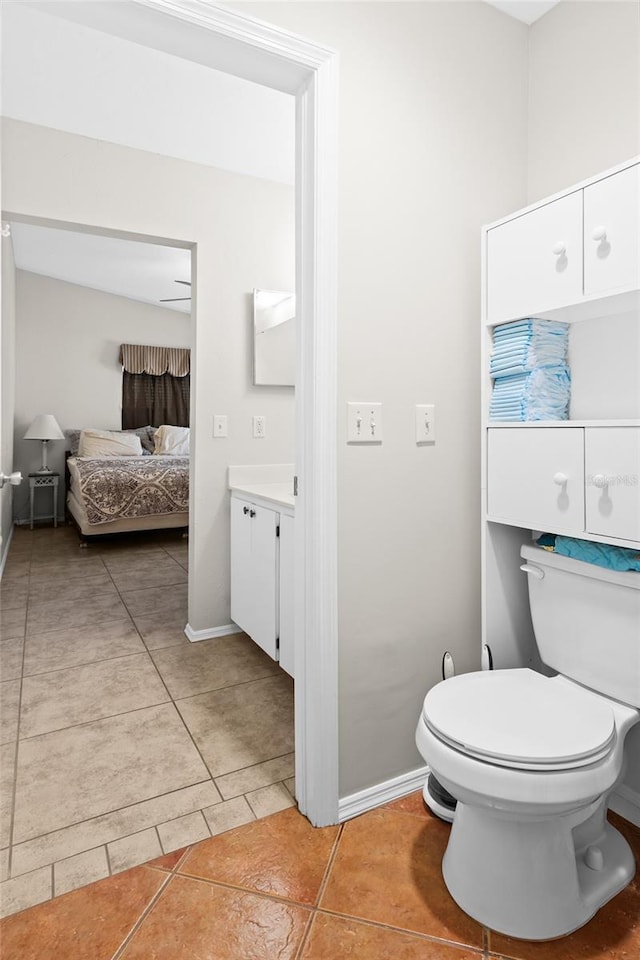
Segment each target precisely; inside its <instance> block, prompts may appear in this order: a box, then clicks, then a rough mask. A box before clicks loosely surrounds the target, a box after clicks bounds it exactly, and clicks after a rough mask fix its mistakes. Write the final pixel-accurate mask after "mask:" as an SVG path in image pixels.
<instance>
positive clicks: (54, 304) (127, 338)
mask: <svg viewBox="0 0 640 960" xmlns="http://www.w3.org/2000/svg"><path fill="white" fill-rule="evenodd" d="M121 343H149V344H157V345H160V346H167V347H190V346H191V317H190V316H189V315H188V314H183V313H178V312H176V311H169V310H165V309H163V308H162V307H156V306H151V305H150V304H146V303H140V302H138V301H136V300H130V299H128V298H126V297H118V296H114V295H113V294H110V293H103V292H101V291H99V290H92V289H90V288H88V287H81V286H78V285H76V284H73V283H66V282H64V281H62V280H53V279H51V278H50V277H43V276H40V275H39V274H37V273H29V272H27V271H25V270H17V271H16V386H15V456H14V463H15V465H16V469H17V470H21V471H22V473H23V475H24V476H26V475H27V474H28V473H29V471H32V470H37V469H38V468H39V467H40V462H41V445H40V443H39V442H37V441H34V440H23V439H22V438H23V436H24V433H25V431H26V430H27V428H28V427H29V424H30V423H31V422H32V421H33V419H34V417H36V416H37V415H38V414H39V413H52V414H53V415H54V417H55V418H56V420H57V421H58V423H59V424H60V426H61V428H62V429H63V430H67V429H77V428H83V427H94V428H97V429H99V430H120V429H121V427H122V419H121V413H122V367H121V365H120V361H119V353H120V344H121ZM52 357H57V358H59V359H58V362H56V363H52V362H51V358H52ZM65 449H66V444H65V443H64V442H63V441H62V440H60V441H56V442H51V443H49V451H48V461H49V465H50V466H51V467H52V468H53V469H54V470H57V471H58V472H59V473H60V474H61V476H62V477H64V451H65ZM42 499H44V495H43V498H42ZM58 499H59V503H58V509H59V513H60V516H62V515H63V514H64V502H63V497H62V496H59V498H58ZM50 506H51V504H50V498H49V499H48V500H46V510H45V509H44V508H42V507H41V508H40V511H39V512H41V513H42V512H50ZM36 512H38V504H36ZM28 516H29V491H28V488H27V486H26V484H23V485H22V487H21V488H20V490H19V492H18V491H16V495H15V496H14V517H15V519H16V520H18V521H23V520H26V519H28Z"/></svg>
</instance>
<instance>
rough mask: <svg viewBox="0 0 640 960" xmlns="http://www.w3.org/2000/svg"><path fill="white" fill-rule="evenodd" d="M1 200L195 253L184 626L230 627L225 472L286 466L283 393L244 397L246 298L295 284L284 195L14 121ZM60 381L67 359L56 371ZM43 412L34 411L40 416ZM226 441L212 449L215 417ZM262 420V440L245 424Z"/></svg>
mask: <svg viewBox="0 0 640 960" xmlns="http://www.w3.org/2000/svg"><path fill="white" fill-rule="evenodd" d="M2 151H3V152H2V172H3V182H2V192H3V199H4V203H5V208H6V210H8V211H10V212H11V213H13V214H23V215H27V216H33V217H44V218H48V219H51V220H61V221H67V222H72V223H84V224H90V225H92V226H94V227H99V228H100V227H101V228H107V229H113V230H121V231H126V232H131V233H139V234H144V235H147V236H155V237H160V238H164V239H165V240H166V241H168V242H169V243H171V241H176V240H178V241H182V242H186V243H195V244H196V271H195V273H194V280H195V282H196V287H195V288H192V290H194V293H195V299H194V305H195V310H196V321H195V331H194V332H195V343H194V345H193V348H192V349H194V354H192V369H193V374H192V377H193V390H194V392H195V398H196V399H195V403H194V404H193V406H192V411H191V416H192V428H193V430H194V449H193V457H192V459H193V470H192V477H193V481H194V483H193V487H194V499H193V502H192V512H191V521H192V536H191V537H190V540H189V547H190V560H191V566H190V571H191V573H190V578H189V622H190V624H191V626H192V627H193V628H194V629H206V628H209V627H214V626H219V625H221V624H225V623H228V622H229V595H228V594H229V563H228V551H229V510H228V502H227V500H228V492H227V489H226V472H227V465H228V464H229V463H265V462H267V463H273V462H276V463H282V462H286V463H290V462H291V460H292V453H293V393H292V389H291V388H284V387H281V388H279V387H252V386H251V384H250V377H251V325H252V309H251V302H252V301H251V291H252V290H253V288H254V287H262V288H265V289H275V290H288V289H293V284H294V227H293V215H294V203H293V191H292V189H291V187H288V186H285V185H283V184H277V183H273V182H270V181H267V180H259V179H257V178H253V177H246V176H242V175H239V174H232V173H227V172H225V171H221V170H216V169H215V168H213V167H205V166H201V165H199V164H195V163H187V162H185V161H182V160H175V159H172V158H169V157H160V156H157V155H156V154H149V153H144V152H143V151H140V150H132V149H129V148H127V147H121V146H116V145H114V144H109V143H104V142H102V141H97V140H93V139H89V138H85V137H78V136H76V135H73V134H68V133H62V132H60V131H57V130H50V129H47V128H44V127H39V126H36V125H32V124H24V123H21V122H19V121H14V120H5V121H4V122H3V138H2ZM57 366H58V370H59V375H60V376H61V377H63V376H64V375H65V358H64V356H61V357H60V360H59V364H57ZM43 412H44V411H43ZM214 413H226V414H227V415H228V416H229V438H228V439H227V440H220V439H217V440H214V439H213V437H212V428H213V414H214ZM253 414H263V415H264V416H265V417H266V424H267V436H266V439H262V440H253V439H252V437H251V416H252V415H253Z"/></svg>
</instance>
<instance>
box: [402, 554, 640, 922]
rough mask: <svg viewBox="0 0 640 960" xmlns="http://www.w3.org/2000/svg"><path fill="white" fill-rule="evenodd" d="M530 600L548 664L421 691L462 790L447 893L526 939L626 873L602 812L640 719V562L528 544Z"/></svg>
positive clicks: (450, 787) (441, 774)
mask: <svg viewBox="0 0 640 960" xmlns="http://www.w3.org/2000/svg"><path fill="white" fill-rule="evenodd" d="M520 553H521V557H522V559H523V560H524V563H523V565H522V567H521V569H522V570H523V571H524V572H525V573H526V575H527V578H528V586H529V604H530V608H531V617H532V622H533V628H534V632H535V637H536V643H537V646H538V650H539V653H540V657H541V660H542V662H543V663H544V664H545V665H546V667H548V668H549V672H550V673H551V672H552V671H554V672H555V674H556V675H554V676H546V675H543V674H542V673H538V672H536V671H533V670H530V669H528V668H526V667H525V668H518V669H505V670H487V671H480V672H476V673H468V674H463V675H461V676H456V677H452V678H450V679H448V680H445V681H443V682H442V683H438V684H437V685H436V686H435V687H433V689H432V690H430V691H429V693H428V694H427V696H426V698H425V701H424V705H423V709H422V714H421V716H420V720H419V721H418V728H417V731H416V743H417V746H418V749H419V751H420V753H421V754H422V756H423V757H424V759H425V761H426V763H427V764H428V765H429V768H430V771H431V772H432V773H433V775H434V776H435V777H436V778H437V781H438V783H439V784H440V785H442V787H444V789H445V790H446V791H448V792H449V793H450V794H451V795H452V796H453V797H454V798H455V800H456V801H457V805H456V808H455V815H454V817H453V825H452V829H451V835H450V838H449V844H448V846H447V849H446V852H445V855H444V859H443V862H442V872H443V876H444V880H445V883H446V885H447V887H448V889H449V892H450V893H451V896H452V897H453V899H454V900H455V901H456V902H457V903H458V904H459V906H460V907H461V908H462V909H463V910H464V911H465V912H466V913H467V914H469V915H470V916H471V917H473V918H474V919H476V920H478V921H479V922H480V923H482V924H485V925H486V926H488V927H490V928H492V929H494V930H497V931H499V932H501V933H504V934H507V935H509V936H513V937H518V938H521V939H525V940H547V939H553V938H555V937H561V936H564V935H566V934H568V933H571V932H572V931H573V930H576V929H578V928H579V927H581V926H582V925H583V924H585V923H586V922H587V921H588V920H589V919H590V918H591V917H592V916H593V915H594V914H595V913H596V912H597V911H598V910H599V909H600V907H601V906H603V904H605V903H606V902H607V901H608V900H610V899H611V898H612V897H614V896H615V895H616V894H617V893H619V892H620V891H621V890H622V889H624V887H625V886H626V885H627V884H628V883H629V882H630V881H631V880H632V878H633V876H634V873H635V862H634V857H633V854H632V852H631V849H630V847H629V845H628V844H627V842H626V840H625V839H624V838H623V837H622V836H621V835H620V833H619V832H618V831H617V830H615V829H614V828H613V827H612V826H611V825H610V824H609V823H608V821H607V818H606V814H607V805H608V804H607V801H608V798H609V795H610V794H611V793H612V791H613V790H614V788H615V786H616V785H617V784H618V782H619V781H620V780H621V779H622V778H623V776H624V770H625V756H624V741H625V736H626V734H627V732H628V731H629V730H630V728H631V727H632V726H633V725H634V724H635V723H638V721H640V573H634V572H626V571H625V572H618V571H613V570H609V569H605V568H603V567H598V566H595V565H593V564H589V563H584V562H582V561H579V560H573V559H570V558H568V557H564V556H559V555H558V554H555V553H551V552H548V551H546V550H543V549H542V548H540V547H536V546H533V545H529V544H526V545H524V546H523V547H522V548H521V551H520Z"/></svg>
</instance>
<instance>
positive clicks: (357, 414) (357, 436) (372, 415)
mask: <svg viewBox="0 0 640 960" xmlns="http://www.w3.org/2000/svg"><path fill="white" fill-rule="evenodd" d="M347 443H382V404H381V403H370V402H367V401H361V402H360V403H355V402H349V403H347Z"/></svg>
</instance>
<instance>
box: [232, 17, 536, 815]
mask: <svg viewBox="0 0 640 960" xmlns="http://www.w3.org/2000/svg"><path fill="white" fill-rule="evenodd" d="M237 6H238V9H241V10H242V11H243V12H248V13H251V14H253V15H255V16H256V17H259V18H260V19H262V20H268V21H271V22H274V23H277V24H278V25H281V26H284V27H285V28H288V29H290V30H292V31H293V32H294V33H298V34H302V35H303V36H307V37H309V38H311V39H314V40H317V41H319V42H320V43H324V44H327V45H328V46H330V47H333V48H334V49H336V50H337V51H338V53H339V55H340V130H339V143H340V148H339V149H340V157H339V178H340V193H339V204H340V206H339V240H338V242H339V290H338V297H339V302H338V309H339V318H338V322H339V347H338V349H339V368H338V369H339V405H338V426H339V451H338V453H339V478H338V483H339V487H338V494H339V631H340V632H339V643H340V757H341V773H340V795H341V796H345V795H348V794H351V793H352V792H355V791H357V790H359V789H363V788H366V787H367V786H369V785H372V784H376V783H379V782H380V781H383V780H386V779H387V778H391V777H393V776H395V775H398V774H402V773H405V772H406V771H408V770H411V769H414V768H416V767H418V766H419V765H421V764H422V760H421V758H420V756H419V754H418V752H417V750H416V747H415V743H414V732H415V726H416V723H417V719H418V716H419V711H420V705H421V702H422V699H423V698H424V696H425V694H426V692H427V690H428V689H429V687H430V686H432V685H433V684H434V683H435V682H436V681H437V680H438V679H440V667H441V661H442V655H443V652H444V651H445V650H447V649H449V650H451V651H452V653H453V656H454V658H455V661H456V666H457V668H458V670H460V671H463V670H470V669H473V668H477V667H478V666H479V656H480V609H479V604H480V600H479V585H480V568H479V563H480V552H479V529H480V523H479V515H480V493H479V491H480V482H479V481H480V478H479V471H480V462H479V451H480V437H479V432H480V431H479V426H480V411H479V403H478V396H479V343H480V309H479V303H480V227H481V225H482V224H483V223H485V222H488V221H490V220H493V219H496V218H498V217H500V216H502V215H505V214H507V213H509V212H510V211H511V210H514V209H516V208H517V207H519V206H522V205H523V204H524V202H525V199H526V192H525V190H526V96H527V28H526V27H525V25H524V24H522V23H519V22H518V21H516V20H514V19H512V18H510V17H506V16H504V15H503V14H500V13H498V11H496V10H495V9H493V8H492V7H490V6H489V5H487V4H484V3H438V2H435V3H269V2H264V3H257V4H251V3H249V4H244V3H243V4H239V5H237ZM349 400H356V401H357V400H378V401H381V402H382V403H383V419H384V442H383V443H382V445H381V446H379V447H363V446H359V447H348V446H347V445H346V436H345V428H346V402H347V401H349ZM417 403H433V404H435V405H436V416H437V431H438V441H437V443H436V445H435V447H430V446H422V447H417V446H416V443H415V427H414V405H415V404H417Z"/></svg>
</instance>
